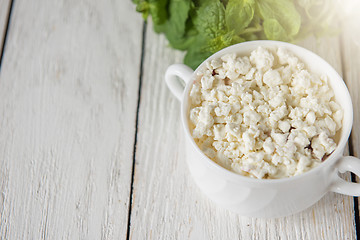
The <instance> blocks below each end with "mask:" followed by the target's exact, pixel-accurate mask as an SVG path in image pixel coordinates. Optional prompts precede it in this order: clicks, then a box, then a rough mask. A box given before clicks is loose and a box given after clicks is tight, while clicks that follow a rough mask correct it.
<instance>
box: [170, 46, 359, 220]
mask: <svg viewBox="0 0 360 240" xmlns="http://www.w3.org/2000/svg"><path fill="white" fill-rule="evenodd" d="M259 46H263V47H267V48H269V47H270V48H271V47H282V48H285V49H288V50H290V51H291V52H293V53H294V54H295V55H296V56H297V57H298V58H299V59H300V60H301V61H302V62H304V63H305V64H306V66H307V68H308V69H309V70H310V71H311V72H313V73H317V74H326V75H327V76H328V78H329V84H330V85H331V87H332V89H333V90H334V93H335V98H336V99H337V102H338V103H340V105H341V107H342V108H343V111H344V118H343V127H342V129H341V134H340V135H341V136H340V140H339V142H338V147H337V148H336V150H335V151H334V152H333V153H332V154H331V155H330V156H329V157H328V158H327V159H326V161H324V162H323V163H321V164H320V165H319V166H318V167H316V168H313V169H311V170H310V171H308V172H306V173H303V174H300V175H297V176H294V177H290V178H282V179H254V178H249V177H246V176H241V175H239V174H236V173H234V172H231V171H229V170H227V169H225V168H223V167H221V166H220V165H218V164H217V163H215V162H214V161H212V160H211V159H209V158H208V157H207V156H206V155H205V154H204V153H203V152H202V151H201V150H200V149H199V148H198V146H197V145H196V143H195V141H194V139H193V138H192V136H191V133H190V130H189V124H188V121H189V120H188V119H189V117H188V109H189V91H190V89H191V86H192V84H193V82H194V80H195V79H196V76H197V72H198V70H199V69H201V68H203V67H204V64H205V62H206V61H208V60H210V59H214V58H219V57H221V56H223V55H224V54H227V53H236V54H237V55H238V56H245V55H246V56H249V55H250V52H251V51H253V50H255V49H256V48H257V47H259ZM206 61H204V62H203V63H202V64H201V65H200V66H199V67H198V68H197V69H196V70H195V72H193V71H192V70H191V69H190V68H189V67H187V66H186V65H183V64H174V65H172V66H170V67H169V68H168V69H167V71H166V74H165V80H166V83H167V85H168V87H169V89H170V90H171V91H172V93H173V94H174V95H175V96H176V97H177V98H178V99H179V100H180V101H181V118H182V124H183V128H184V130H185V134H186V142H187V146H186V151H187V163H188V166H189V169H190V172H191V173H192V176H193V178H194V180H195V182H196V183H197V185H198V186H199V187H200V189H201V190H202V191H203V192H204V193H205V194H206V195H207V196H208V197H209V198H210V199H211V200H212V201H214V202H215V203H217V204H218V205H220V206H222V207H224V208H226V209H228V210H231V211H233V212H237V213H239V214H241V215H244V216H251V217H281V216H286V215H290V214H294V213H296V212H299V211H302V210H304V209H306V208H308V207H310V206H311V205H313V204H314V203H316V202H317V201H318V200H320V199H321V198H322V197H323V196H324V195H325V194H326V193H327V192H328V191H333V192H337V193H342V194H346V195H351V196H359V195H360V184H357V183H350V182H346V181H345V180H343V179H342V178H340V177H339V176H338V172H345V171H351V172H354V173H355V174H357V175H358V176H360V161H359V159H357V158H355V157H350V156H347V157H344V156H343V152H344V149H345V146H346V142H347V140H348V138H349V135H350V131H351V128H352V122H353V108H352V103H351V98H350V94H349V91H348V89H347V87H346V85H345V83H344V81H343V80H342V78H341V77H340V76H339V74H338V73H337V72H336V71H335V70H334V69H333V68H332V67H331V66H330V65H329V64H328V63H327V62H326V61H325V60H323V59H322V58H321V57H319V56H318V55H316V54H315V53H313V52H311V51H309V50H306V49H304V48H302V47H299V46H296V45H293V44H290V43H285V42H278V41H268V40H263V41H251V42H245V43H239V44H236V45H233V46H230V47H228V48H225V49H223V50H221V51H219V52H217V53H215V54H213V55H212V56H210V57H209V58H208V59H207V60H206ZM176 76H177V77H180V78H181V79H182V80H183V81H184V82H185V83H186V86H185V89H184V87H183V85H182V84H181V83H180V81H179V79H178V78H177V77H176Z"/></svg>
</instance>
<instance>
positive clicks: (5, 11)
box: [0, 0, 11, 56]
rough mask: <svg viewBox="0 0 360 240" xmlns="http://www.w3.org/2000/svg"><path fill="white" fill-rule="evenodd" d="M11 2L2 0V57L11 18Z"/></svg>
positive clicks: (0, 18)
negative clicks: (7, 26)
mask: <svg viewBox="0 0 360 240" xmlns="http://www.w3.org/2000/svg"><path fill="white" fill-rule="evenodd" d="M10 2H11V0H0V56H1V54H2V53H1V52H2V46H3V43H4V37H5V31H6V25H7V21H8V17H9V11H10Z"/></svg>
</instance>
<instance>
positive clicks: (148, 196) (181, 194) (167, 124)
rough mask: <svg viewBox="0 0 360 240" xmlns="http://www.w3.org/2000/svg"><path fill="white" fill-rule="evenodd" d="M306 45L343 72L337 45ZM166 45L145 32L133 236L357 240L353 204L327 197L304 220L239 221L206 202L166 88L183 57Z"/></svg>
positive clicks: (174, 102) (347, 199)
mask: <svg viewBox="0 0 360 240" xmlns="http://www.w3.org/2000/svg"><path fill="white" fill-rule="evenodd" d="M303 44H305V46H308V47H309V48H310V49H313V50H316V52H318V53H319V54H320V55H322V56H323V57H325V58H326V59H327V60H328V61H329V62H330V63H331V64H333V65H334V66H335V67H336V68H337V69H338V70H339V71H341V67H340V66H341V64H340V63H341V62H340V55H339V49H338V47H339V45H338V41H337V39H323V40H321V42H320V43H319V45H315V44H313V43H312V42H311V41H310V43H307V44H306V43H303ZM329 44H330V45H331V46H332V47H331V48H330V49H329V48H328V47H326V46H329ZM167 46H168V43H167V41H166V40H165V39H164V37H163V36H158V35H155V34H154V33H153V31H152V29H151V26H148V29H147V33H146V52H145V62H144V78H143V87H142V94H141V104H140V113H139V114H140V115H139V116H140V117H139V120H140V121H139V129H138V144H137V155H136V156H137V158H136V164H135V166H136V168H135V177H134V178H135V181H134V195H133V206H132V216H131V231H130V233H131V235H130V237H131V238H132V239H355V230H354V229H355V228H354V223H353V199H352V198H351V197H344V196H342V195H338V194H334V193H329V194H327V195H326V196H325V197H324V198H323V199H322V200H321V201H320V202H318V203H317V204H315V205H314V206H313V207H311V208H310V209H308V210H306V211H304V212H302V213H300V214H296V215H294V216H290V217H286V218H280V219H268V220H266V219H255V218H254V219H252V218H246V217H240V216H238V215H237V214H234V213H230V212H228V211H225V210H222V209H220V208H218V207H216V206H215V205H214V204H213V203H211V202H210V201H209V200H207V199H206V197H205V196H204V195H203V194H202V193H201V192H200V191H199V189H198V188H197V187H196V186H195V185H194V182H193V180H192V179H191V176H190V173H189V171H188V169H187V166H186V163H185V153H184V140H185V139H184V134H183V130H182V129H181V123H180V104H179V102H178V101H177V100H176V99H175V97H174V96H172V94H171V93H170V91H169V90H168V89H167V87H166V86H165V82H164V73H165V70H166V68H167V66H168V65H170V64H172V63H179V62H181V61H182V55H183V54H182V53H180V52H176V51H173V50H171V49H169V48H168V47H167ZM159 63H161V64H159Z"/></svg>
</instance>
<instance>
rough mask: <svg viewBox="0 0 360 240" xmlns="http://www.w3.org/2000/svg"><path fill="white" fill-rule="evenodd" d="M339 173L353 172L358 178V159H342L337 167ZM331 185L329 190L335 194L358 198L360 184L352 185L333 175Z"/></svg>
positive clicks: (359, 161)
mask: <svg viewBox="0 0 360 240" xmlns="http://www.w3.org/2000/svg"><path fill="white" fill-rule="evenodd" d="M336 167H337V168H338V171H339V172H340V173H344V172H347V171H349V172H353V173H355V174H356V175H357V176H358V177H360V159H359V158H356V157H352V156H346V157H342V158H341V159H340V160H339V162H338V164H337V166H336ZM335 175H336V176H335V178H334V180H333V185H332V186H331V188H330V190H331V191H333V192H336V193H341V194H345V195H350V196H360V183H352V182H348V181H345V180H344V179H342V178H340V177H339V176H338V175H337V173H335Z"/></svg>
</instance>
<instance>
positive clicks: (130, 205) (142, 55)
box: [126, 21, 147, 240]
mask: <svg viewBox="0 0 360 240" xmlns="http://www.w3.org/2000/svg"><path fill="white" fill-rule="evenodd" d="M146 28H147V23H146V21H144V22H143V26H142V41H141V57H140V69H139V78H138V79H139V88H138V99H137V106H136V120H135V136H134V147H133V163H132V170H131V182H130V196H129V210H128V222H127V232H126V239H127V240H129V239H130V230H131V210H132V199H133V189H134V177H135V167H136V165H135V162H136V144H137V135H138V124H139V109H140V99H141V87H142V78H143V72H144V56H145V44H146Z"/></svg>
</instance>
